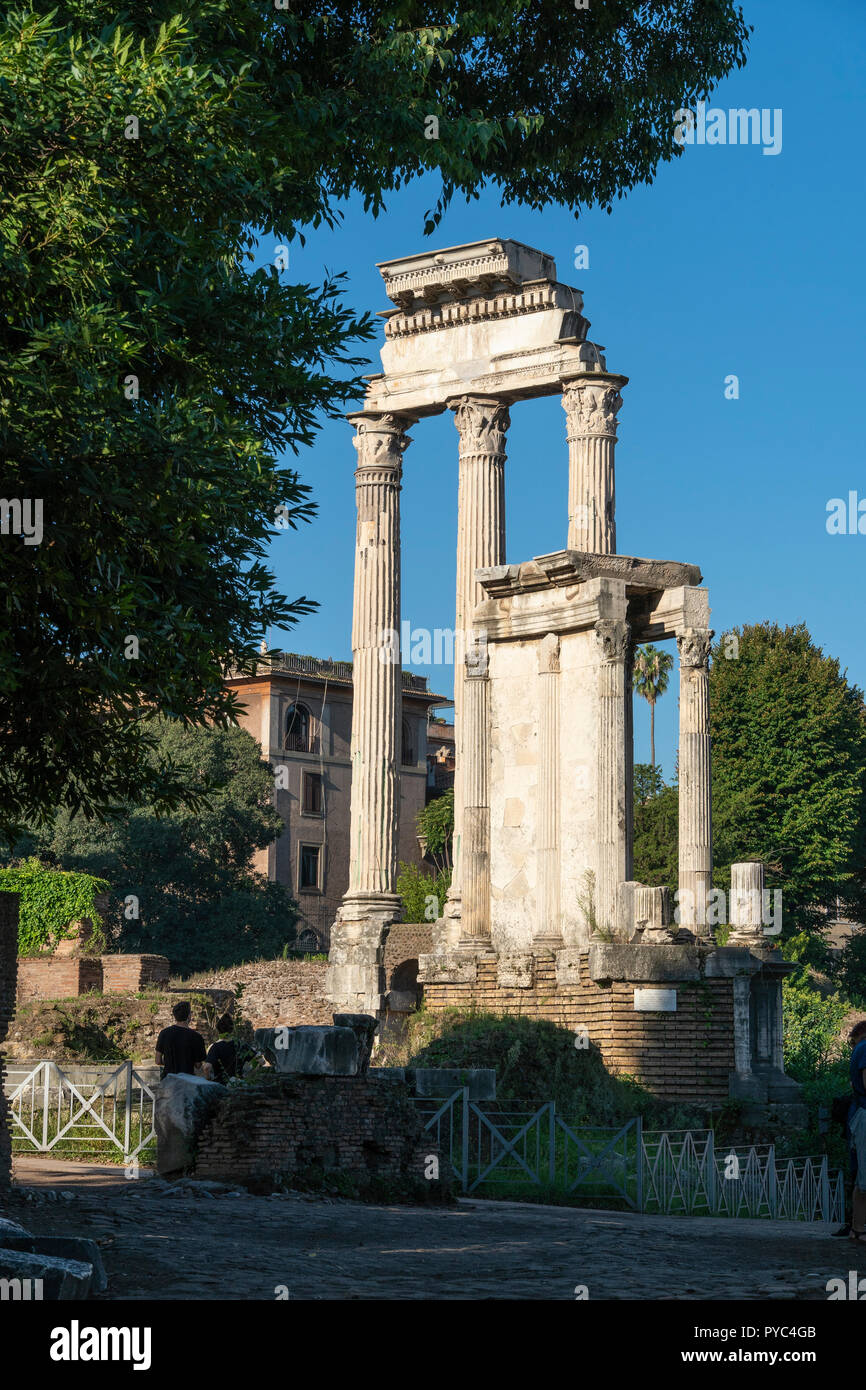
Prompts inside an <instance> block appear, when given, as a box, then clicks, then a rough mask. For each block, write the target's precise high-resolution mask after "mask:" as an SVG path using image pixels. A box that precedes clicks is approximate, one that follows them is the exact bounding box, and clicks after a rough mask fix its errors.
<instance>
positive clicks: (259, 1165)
mask: <svg viewBox="0 0 866 1390" xmlns="http://www.w3.org/2000/svg"><path fill="white" fill-rule="evenodd" d="M437 1153H438V1151H437V1148H436V1145H435V1143H434V1142H433V1138H432V1135H430V1134H427V1133H425V1132H424V1130H423V1128H422V1124H421V1120H420V1118H419V1116H418V1114H417V1112H416V1110H415V1108H414V1106H413V1105H412V1102H411V1101H410V1100H409V1097H408V1092H407V1090H406V1087H405V1085H404V1084H403V1083H402V1082H400V1081H385V1080H374V1079H371V1078H369V1077H357V1076H292V1077H280V1078H278V1079H273V1080H269V1081H267V1082H263V1083H262V1084H260V1085H258V1086H255V1087H251V1086H244V1087H238V1088H237V1089H234V1090H230V1091H229V1093H228V1094H227V1095H226V1097H225V1099H224V1100H223V1102H222V1104H221V1105H220V1108H219V1110H218V1111H217V1113H216V1115H215V1116H214V1117H213V1119H212V1120H211V1121H210V1122H209V1123H208V1124H207V1125H206V1127H205V1129H204V1130H203V1131H202V1134H201V1136H200V1138H199V1142H198V1151H197V1157H196V1166H195V1171H196V1176H197V1177H200V1178H216V1179H229V1180H234V1181H252V1182H255V1181H268V1180H272V1179H273V1177H274V1175H275V1174H280V1175H282V1174H300V1173H303V1172H304V1171H305V1170H307V1169H309V1168H311V1167H312V1168H321V1169H323V1170H324V1171H326V1172H328V1171H334V1172H336V1171H339V1172H340V1173H346V1174H348V1175H349V1176H351V1177H354V1178H355V1179H356V1180H357V1181H358V1182H359V1183H362V1184H363V1183H364V1182H365V1181H368V1180H369V1179H370V1178H371V1177H374V1176H377V1177H388V1178H392V1179H402V1180H413V1179H414V1180H423V1179H424V1169H425V1159H426V1157H427V1155H429V1154H437Z"/></svg>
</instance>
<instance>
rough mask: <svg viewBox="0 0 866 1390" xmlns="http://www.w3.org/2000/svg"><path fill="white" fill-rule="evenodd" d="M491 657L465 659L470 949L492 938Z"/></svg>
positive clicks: (466, 924)
mask: <svg viewBox="0 0 866 1390" xmlns="http://www.w3.org/2000/svg"><path fill="white" fill-rule="evenodd" d="M487 666H488V663H487V651H486V649H484V648H480V649H476V650H474V651H473V652H470V653H469V654H468V656H467V659H466V662H465V666H464V683H463V727H464V732H465V739H464V749H465V761H464V765H463V792H464V803H465V804H464V807H463V857H462V858H463V897H462V913H461V936H462V938H464V939H465V940H466V942H467V943H469V944H472V945H474V944H476V943H477V942H479V941H483V940H485V939H488V938H489V937H490V801H489V796H488V757H489V729H488V693H489V689H490V684H489V679H488V669H487Z"/></svg>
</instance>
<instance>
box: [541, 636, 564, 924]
mask: <svg viewBox="0 0 866 1390" xmlns="http://www.w3.org/2000/svg"><path fill="white" fill-rule="evenodd" d="M559 645H560V644H559V638H558V637H557V636H556V634H555V633H552V632H549V633H548V634H547V636H546V637H545V638H544V640H543V641H542V642H541V644H540V646H539V649H538V866H537V883H538V888H537V894H536V920H535V943H536V945H543V946H546V947H548V948H549V949H552V950H555V949H556V948H557V947H559V946H561V945H562V926H561V920H560V905H559V884H560V843H559V765H560V749H559V698H560V697H559Z"/></svg>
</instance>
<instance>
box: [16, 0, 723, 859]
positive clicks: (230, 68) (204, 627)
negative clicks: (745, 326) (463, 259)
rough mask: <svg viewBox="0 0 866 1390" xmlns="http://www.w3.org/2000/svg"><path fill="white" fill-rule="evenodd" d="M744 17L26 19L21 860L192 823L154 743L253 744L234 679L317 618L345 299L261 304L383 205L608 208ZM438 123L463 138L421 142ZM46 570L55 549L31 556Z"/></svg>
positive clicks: (176, 13)
mask: <svg viewBox="0 0 866 1390" xmlns="http://www.w3.org/2000/svg"><path fill="white" fill-rule="evenodd" d="M747 33H748V31H747V28H746V26H745V24H744V21H743V19H742V16H741V13H740V11H739V8H738V7H737V6H736V5H735V4H733V3H731V0H607V3H605V4H604V5H593V6H591V7H590V8H589V9H587V10H576V9H574V8H573V7H571V6H563V5H562V4H561V3H560V0H555V3H554V0H531V3H530V0H511V3H506V4H502V3H497V4H492V3H487V4H473V3H470V4H466V5H464V4H460V5H454V4H447V5H446V4H441V5H437V4H433V5H432V6H431V5H429V4H424V5H421V4H419V3H409V2H407V0H400V2H399V3H392V4H366V3H351V0H350V3H346V0H333V3H327V0H326V3H321V0H286V8H276V7H271V6H268V5H265V4H263V3H261V2H259V3H253V0H196V3H195V4H194V5H190V6H188V7H186V8H185V9H178V5H177V0H149V2H148V4H146V5H140V6H135V7H130V8H129V9H128V10H122V11H120V12H118V10H117V7H116V6H115V5H114V4H113V3H109V0H65V3H64V0H30V3H29V4H27V3H21V4H17V5H16V4H15V3H14V0H13V3H12V4H11V5H7V6H6V7H5V9H4V14H3V16H2V18H0V136H2V139H0V188H2V194H0V455H2V459H3V494H4V497H6V498H7V499H18V501H19V502H23V501H25V500H29V502H30V504H32V505H33V506H35V505H36V504H37V503H38V504H39V505H40V506H41V508H42V523H41V524H42V526H43V528H44V535H43V537H42V540H41V543H39V544H25V543H24V540H25V538H24V536H23V535H4V536H3V537H2V541H0V545H2V549H0V560H2V566H3V581H4V583H3V588H4V599H3V603H4V609H3V615H4V622H3V625H2V631H0V793H2V795H0V806H2V811H0V830H2V831H4V832H6V833H9V834H11V833H13V832H14V829H15V827H16V826H19V825H20V824H21V823H23V822H30V821H32V820H34V819H35V818H38V817H40V816H43V817H44V816H47V815H49V813H50V811H51V809H52V808H53V807H54V806H55V805H57V804H58V803H61V802H62V803H64V804H66V805H67V806H68V807H69V809H70V811H71V812H73V813H74V812H76V811H77V810H78V809H84V810H85V811H87V812H90V813H95V814H107V813H109V812H110V810H111V808H112V807H113V806H117V805H118V804H122V803H131V802H133V801H136V800H138V801H139V802H141V803H142V804H147V805H150V806H158V805H163V806H166V807H168V806H171V805H176V804H178V802H179V801H180V800H182V799H183V798H184V797H185V796H187V797H188V791H186V790H185V789H184V787H183V784H182V780H181V779H180V778H179V777H178V776H177V775H176V771H175V770H174V769H172V768H171V767H170V766H165V765H163V764H160V763H159V762H158V761H155V760H154V759H153V758H152V757H149V756H147V748H148V744H149V743H150V746H151V748H152V747H153V744H152V740H150V736H149V733H148V729H149V725H148V723H147V720H146V718H145V717H144V716H145V714H146V712H147V711H148V710H150V709H152V708H158V709H160V710H161V711H162V712H164V713H165V714H167V715H169V716H171V717H172V718H177V719H179V720H182V721H187V722H193V723H197V724H204V723H208V722H210V723H213V724H216V725H222V726H224V725H226V724H227V723H229V722H231V720H232V718H233V716H234V714H235V713H236V698H237V697H236V696H235V695H234V694H233V693H231V692H230V691H228V690H227V689H226V688H225V686H224V684H223V679H222V678H223V675H224V667H225V664H226V663H234V664H235V665H236V666H237V667H239V668H240V669H244V670H248V669H251V666H252V662H253V660H254V657H255V654H256V648H257V645H258V641H259V639H260V638H261V636H262V634H263V632H264V631H265V630H266V629H267V628H268V627H269V626H276V627H285V626H287V625H288V624H290V623H291V622H292V621H293V620H294V618H296V617H297V615H298V614H299V613H302V612H304V611H306V610H307V609H308V607H309V601H308V600H307V599H306V598H305V597H304V596H302V597H300V598H298V599H295V600H294V601H293V602H290V601H289V600H288V599H287V598H286V597H284V596H283V595H281V594H280V593H278V592H277V590H276V588H275V584H274V579H273V575H272V574H271V572H270V571H269V570H268V568H267V567H266V565H265V563H264V558H265V551H266V546H267V544H268V543H269V541H270V539H271V538H272V537H273V535H274V534H275V528H276V527H285V528H288V527H291V526H295V525H298V524H299V523H301V522H303V521H306V520H308V519H309V517H310V516H311V514H312V507H311V502H310V496H309V492H308V490H307V487H306V486H305V485H304V484H303V483H302V482H301V481H300V479H299V477H298V475H297V473H296V472H295V471H294V470H293V469H291V468H287V467H284V466H282V465H281V464H280V462H279V459H280V457H281V456H282V455H283V454H285V453H286V451H294V452H295V453H297V452H298V451H299V450H300V449H301V448H303V447H304V446H306V445H309V444H310V443H311V442H312V440H313V438H314V436H315V431H316V425H317V422H318V421H319V420H320V419H321V418H322V417H323V416H328V415H331V416H336V415H339V414H341V413H343V412H344V410H345V409H346V406H347V405H348V404H351V403H352V402H354V401H356V400H357V399H358V396H359V393H360V384H359V380H358V372H359V370H360V369H361V367H362V366H363V365H366V359H365V358H364V357H363V356H361V355H359V351H360V348H361V346H362V345H363V343H364V342H365V341H367V340H369V339H370V337H371V336H372V334H373V323H372V320H371V319H370V318H369V317H368V316H366V315H364V316H358V315H356V314H354V313H353V312H352V311H351V310H350V309H349V308H347V307H346V305H345V303H344V302H343V300H342V298H341V286H340V283H339V279H338V278H337V277H330V278H327V279H326V280H325V282H324V283H323V284H321V285H318V286H315V285H306V284H291V283H287V282H286V279H285V276H283V278H281V274H280V271H279V270H278V268H277V266H276V264H273V265H271V266H270V267H269V268H267V269H259V270H256V271H252V270H251V268H250V260H251V258H252V255H253V247H254V239H253V234H252V232H251V230H250V229H251V228H255V229H257V230H258V231H259V232H260V233H261V234H262V235H263V236H264V237H265V238H266V240H268V241H271V240H272V241H273V242H274V244H275V246H276V245H278V244H282V243H285V244H288V243H290V242H291V241H292V240H293V238H295V237H296V236H299V235H302V229H303V228H304V227H307V228H316V227H318V226H320V225H322V224H323V223H327V224H332V223H333V222H335V221H336V220H337V218H338V216H339V202H340V200H341V199H343V198H345V197H346V196H348V195H349V194H351V193H353V192H360V194H361V195H362V197H363V199H364V202H365V205H366V206H367V208H369V209H370V210H372V211H373V212H379V211H381V210H382V209H383V207H384V206H385V200H386V197H387V195H388V194H389V193H392V192H394V191H396V190H398V189H400V188H401V187H402V186H403V185H404V184H405V182H406V181H407V180H408V179H410V178H413V177H415V176H417V175H419V174H421V173H423V172H425V171H429V170H437V171H438V172H439V174H440V175H441V196H440V198H439V201H438V204H437V207H436V208H435V209H434V210H433V212H432V213H431V215H430V216H429V218H428V230H429V229H431V228H432V227H433V226H434V225H435V223H436V221H437V220H438V218H439V216H441V212H442V210H443V208H444V206H445V205H446V204H447V202H448V200H449V198H450V197H452V196H453V194H454V193H455V192H460V193H462V194H465V195H467V196H468V197H477V195H478V192H479V190H480V189H481V188H482V187H483V186H484V185H485V184H486V183H492V184H494V185H496V186H497V187H498V189H499V191H500V193H501V196H502V198H503V200H504V201H505V202H513V201H523V202H525V203H526V204H528V205H529V206H531V207H534V208H542V207H545V206H547V204H548V203H549V202H551V201H554V202H558V203H561V204H563V205H565V206H567V207H570V208H574V209H578V208H579V207H582V206H587V205H589V204H591V203H599V204H601V205H602V206H604V207H610V205H611V204H612V202H613V200H614V199H615V198H616V197H619V196H622V194H623V193H624V192H625V191H626V190H628V189H630V188H632V187H634V186H635V185H636V184H639V183H643V182H651V180H652V178H653V176H654V173H655V170H656V168H657V167H658V164H659V162H660V161H662V160H668V159H671V158H673V157H675V156H676V155H678V154H681V153H682V150H681V149H680V147H679V146H677V144H676V142H675V141H674V138H673V132H674V122H673V119H672V116H673V112H674V111H675V110H676V109H677V108H679V107H681V106H691V105H693V104H694V102H695V100H696V99H698V98H700V97H702V96H706V95H708V93H709V90H710V89H711V87H712V85H713V84H714V83H715V82H716V81H717V80H718V79H720V78H722V77H723V76H724V75H725V74H726V73H728V72H729V71H730V70H731V69H732V68H734V67H736V66H740V65H742V63H743V62H744V60H745V48H746V41H747ZM428 117H435V119H436V121H438V132H436V134H437V136H438V138H428V136H429V135H431V134H432V133H433V129H434V128H433V126H432V125H431V124H430V121H429V120H428ZM31 539H34V540H35V533H34V534H33V535H32V536H31Z"/></svg>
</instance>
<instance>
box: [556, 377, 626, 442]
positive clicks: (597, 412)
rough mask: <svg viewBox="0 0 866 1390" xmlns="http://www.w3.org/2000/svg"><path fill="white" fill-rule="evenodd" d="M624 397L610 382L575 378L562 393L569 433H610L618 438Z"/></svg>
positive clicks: (609, 434)
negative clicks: (617, 430) (617, 426)
mask: <svg viewBox="0 0 866 1390" xmlns="http://www.w3.org/2000/svg"><path fill="white" fill-rule="evenodd" d="M621 405H622V396H621V394H620V392H619V390H618V388H617V387H616V386H612V385H611V384H610V382H609V381H573V382H570V383H569V384H568V385H567V386H566V387H565V389H564V391H563V393H562V408H563V410H564V411H565V414H566V419H567V430H568V434H569V436H570V437H572V438H576V437H578V436H580V435H590V434H594V435H607V436H608V437H610V438H611V439H615V438H616V424H617V422H616V416H617V411H618V410H619V408H620V406H621Z"/></svg>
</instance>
